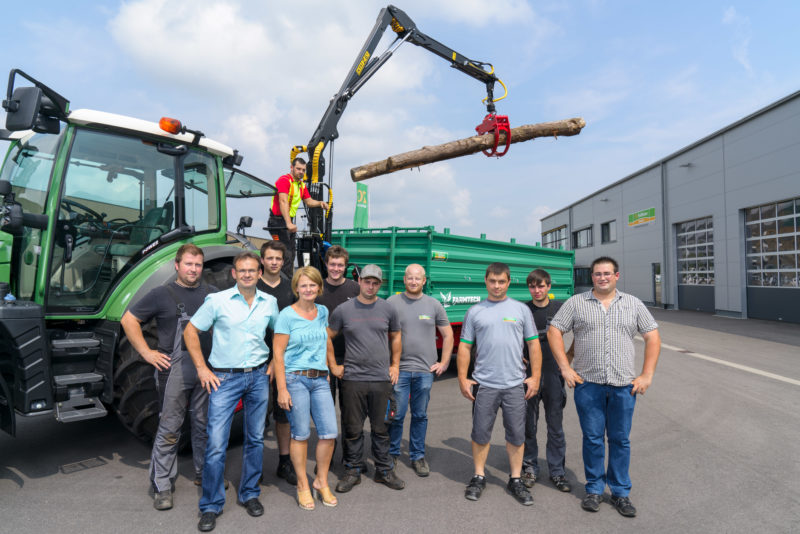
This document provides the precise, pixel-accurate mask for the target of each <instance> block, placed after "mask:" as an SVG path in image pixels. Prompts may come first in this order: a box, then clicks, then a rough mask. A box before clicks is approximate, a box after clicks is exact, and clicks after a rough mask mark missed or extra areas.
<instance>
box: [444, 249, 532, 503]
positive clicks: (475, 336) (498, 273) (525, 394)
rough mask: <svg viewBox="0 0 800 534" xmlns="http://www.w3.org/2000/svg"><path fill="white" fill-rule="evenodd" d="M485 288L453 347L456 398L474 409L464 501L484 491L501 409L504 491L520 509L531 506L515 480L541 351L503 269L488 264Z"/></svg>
mask: <svg viewBox="0 0 800 534" xmlns="http://www.w3.org/2000/svg"><path fill="white" fill-rule="evenodd" d="M485 282H486V289H487V290H488V292H489V298H488V299H487V300H484V301H481V302H479V303H478V304H476V305H474V306H472V307H471V308H470V309H469V310H468V311H467V315H466V316H465V317H464V323H463V326H462V329H461V343H460V344H459V345H458V384H459V387H460V388H461V394H462V395H464V396H465V397H466V398H468V399H469V400H471V401H473V403H474V404H473V408H472V460H473V463H474V464H475V474H474V475H473V477H472V479H471V480H470V481H469V485H467V488H466V490H465V492H464V497H466V498H467V499H468V500H471V501H477V500H478V499H479V498H480V496H481V493H482V492H483V490H484V488H485V487H486V476H485V473H484V468H485V466H486V458H487V457H488V455H489V442H490V440H491V437H492V427H493V426H494V420H495V418H496V417H497V409H498V408H502V409H503V426H504V427H505V429H506V451H507V452H508V461H509V464H510V467H511V475H510V477H509V479H508V491H509V492H510V493H511V495H513V496H514V498H515V499H517V501H519V503H520V504H523V505H531V504H533V497H532V496H531V494H530V492H529V491H528V488H526V487H525V485H524V484H523V483H522V481H521V480H520V473H521V471H522V457H523V452H524V445H525V410H526V404H525V401H526V400H527V399H529V398H531V397H533V396H534V395H535V394H536V392H537V391H538V390H539V380H540V376H541V370H542V351H541V347H540V346H539V339H538V335H537V332H536V327H535V326H534V323H533V316H532V315H531V311H530V310H529V309H528V307H527V306H526V305H525V304H523V303H521V302H519V301H517V300H514V299H512V298H509V297H508V296H507V295H506V293H507V292H508V286H509V285H510V284H511V273H510V270H509V268H508V265H506V264H505V263H492V264H490V265H489V267H487V268H486V277H485ZM523 340H524V342H525V344H526V345H527V346H528V354H529V355H530V362H531V376H530V377H529V378H525V364H524V360H523V359H522V343H523ZM473 345H475V348H476V356H475V369H474V371H473V372H472V380H470V379H468V378H467V369H468V367H469V362H470V356H471V349H472V346H473ZM523 383H524V385H525V388H523Z"/></svg>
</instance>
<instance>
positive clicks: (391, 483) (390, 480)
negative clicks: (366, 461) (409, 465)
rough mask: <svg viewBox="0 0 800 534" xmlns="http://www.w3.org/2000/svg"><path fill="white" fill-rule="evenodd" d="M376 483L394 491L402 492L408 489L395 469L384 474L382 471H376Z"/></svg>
mask: <svg viewBox="0 0 800 534" xmlns="http://www.w3.org/2000/svg"><path fill="white" fill-rule="evenodd" d="M375 482H377V483H379V484H383V485H384V486H386V487H387V488H392V489H393V490H401V489H403V488H405V487H406V483H405V482H403V481H402V480H400V479H399V478H397V475H396V474H395V473H394V470H393V469H390V470H389V471H384V472H382V473H381V472H380V471H375Z"/></svg>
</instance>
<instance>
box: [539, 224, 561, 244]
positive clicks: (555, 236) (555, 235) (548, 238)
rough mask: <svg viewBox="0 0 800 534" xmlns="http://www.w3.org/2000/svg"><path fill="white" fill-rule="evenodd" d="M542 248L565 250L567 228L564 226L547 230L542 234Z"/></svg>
mask: <svg viewBox="0 0 800 534" xmlns="http://www.w3.org/2000/svg"><path fill="white" fill-rule="evenodd" d="M542 246H543V247H546V248H555V249H563V250H566V248H567V227H566V225H564V226H561V227H559V228H556V229H554V230H548V231H547V232H543V233H542Z"/></svg>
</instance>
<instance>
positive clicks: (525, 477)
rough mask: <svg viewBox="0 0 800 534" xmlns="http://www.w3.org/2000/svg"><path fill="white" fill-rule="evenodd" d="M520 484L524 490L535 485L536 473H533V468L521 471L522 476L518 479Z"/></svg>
mask: <svg viewBox="0 0 800 534" xmlns="http://www.w3.org/2000/svg"><path fill="white" fill-rule="evenodd" d="M520 479H521V480H522V483H523V484H525V487H526V488H532V487H533V485H534V484H536V473H535V472H534V471H533V468H531V467H526V468H525V469H524V470H523V471H522V476H521V477H520Z"/></svg>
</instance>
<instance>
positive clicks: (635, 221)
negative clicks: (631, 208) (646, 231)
mask: <svg viewBox="0 0 800 534" xmlns="http://www.w3.org/2000/svg"><path fill="white" fill-rule="evenodd" d="M655 220H656V209H655V208H648V209H646V210H639V211H637V212H636V213H631V214H629V215H628V226H644V225H646V224H650V223H651V222H653V221H655Z"/></svg>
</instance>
